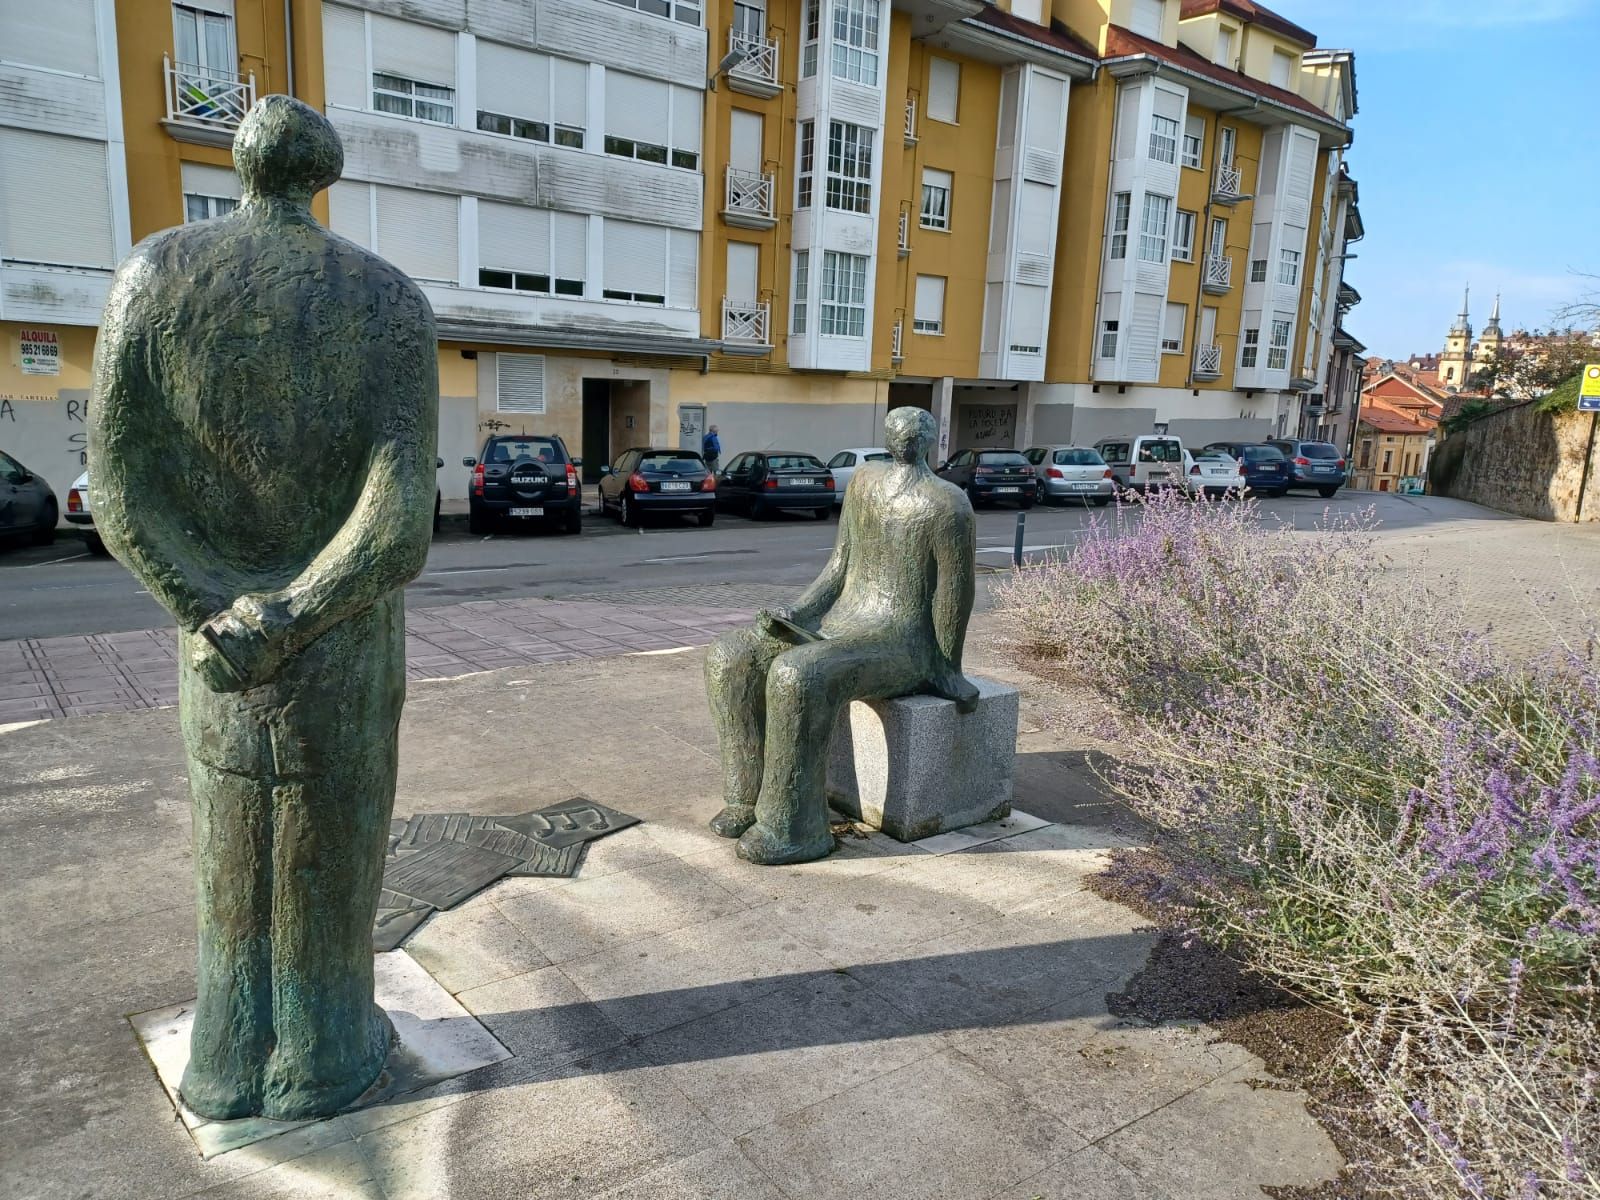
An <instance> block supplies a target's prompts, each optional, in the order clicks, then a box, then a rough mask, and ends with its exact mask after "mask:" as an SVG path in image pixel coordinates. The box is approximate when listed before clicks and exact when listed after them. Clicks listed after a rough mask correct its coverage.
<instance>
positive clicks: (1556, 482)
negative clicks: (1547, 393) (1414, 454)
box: [1428, 401, 1600, 521]
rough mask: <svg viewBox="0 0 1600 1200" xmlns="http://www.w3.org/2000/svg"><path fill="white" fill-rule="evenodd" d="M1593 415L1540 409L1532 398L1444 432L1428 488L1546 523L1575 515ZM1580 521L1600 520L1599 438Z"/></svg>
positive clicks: (1429, 471) (1440, 493) (1429, 467)
mask: <svg viewBox="0 0 1600 1200" xmlns="http://www.w3.org/2000/svg"><path fill="white" fill-rule="evenodd" d="M1593 419H1594V418H1593V417H1592V415H1591V414H1589V413H1561V414H1559V415H1556V414H1551V413H1542V412H1539V411H1538V410H1537V409H1535V408H1534V403H1533V401H1528V402H1526V403H1523V404H1518V405H1515V406H1513V407H1511V408H1503V409H1501V410H1500V411H1498V412H1495V413H1490V414H1489V415H1488V416H1485V417H1480V418H1479V419H1478V420H1476V421H1474V422H1473V423H1472V424H1471V425H1469V426H1467V427H1466V428H1465V429H1462V430H1458V431H1456V432H1455V433H1452V434H1450V435H1449V436H1447V437H1446V438H1445V439H1444V440H1443V441H1442V442H1440V443H1439V445H1438V447H1437V448H1436V449H1435V450H1434V452H1433V457H1432V460H1431V462H1430V463H1429V466H1428V483H1429V490H1431V491H1432V492H1433V493H1435V494H1436V495H1440V496H1454V497H1455V498H1456V499H1458V500H1471V501H1473V502H1474V503H1476V504H1483V505H1487V506H1488V507H1489V508H1497V509H1499V510H1500V511H1501V512H1508V513H1515V514H1517V515H1518V516H1520V517H1535V518H1537V519H1539V520H1542V521H1571V520H1573V519H1574V516H1575V515H1576V509H1577V503H1578V484H1579V481H1580V480H1581V479H1582V478H1583V457H1584V450H1585V448H1586V447H1587V446H1588V444H1589V424H1590V422H1591V421H1592V420H1593ZM1592 459H1593V461H1591V463H1590V465H1589V488H1588V495H1587V496H1586V497H1585V499H1584V502H1583V519H1584V520H1585V521H1600V443H1597V445H1596V447H1595V450H1594V454H1593V455H1592Z"/></svg>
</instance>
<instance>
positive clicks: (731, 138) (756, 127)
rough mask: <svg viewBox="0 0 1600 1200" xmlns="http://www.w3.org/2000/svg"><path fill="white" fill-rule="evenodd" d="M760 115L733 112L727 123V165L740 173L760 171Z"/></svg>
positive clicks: (739, 110) (737, 110) (740, 111)
mask: <svg viewBox="0 0 1600 1200" xmlns="http://www.w3.org/2000/svg"><path fill="white" fill-rule="evenodd" d="M761 132H762V120H761V114H760V113H753V112H746V111H744V110H743V109H739V108H736V109H734V110H733V112H732V115H731V117H730V119H729V123H728V165H729V166H731V167H734V168H736V169H737V170H740V171H759V170H761V157H762V156H761Z"/></svg>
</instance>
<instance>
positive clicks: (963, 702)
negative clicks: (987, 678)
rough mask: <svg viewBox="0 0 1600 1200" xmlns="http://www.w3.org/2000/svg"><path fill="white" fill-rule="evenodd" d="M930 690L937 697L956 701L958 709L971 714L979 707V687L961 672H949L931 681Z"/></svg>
mask: <svg viewBox="0 0 1600 1200" xmlns="http://www.w3.org/2000/svg"><path fill="white" fill-rule="evenodd" d="M929 690H930V691H932V692H933V694H934V695H935V696H940V697H942V698H943V699H945V700H953V701H955V706H956V709H957V710H958V711H960V712H964V713H969V712H972V711H973V710H974V709H975V708H977V707H978V688H977V685H976V684H974V683H973V682H972V680H970V679H968V678H967V677H966V676H965V675H963V674H962V673H961V672H960V671H956V670H948V671H944V672H943V673H941V674H939V675H935V676H934V677H933V679H931V680H930V681H929Z"/></svg>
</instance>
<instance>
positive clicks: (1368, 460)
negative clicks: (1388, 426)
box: [1356, 438, 1372, 471]
mask: <svg viewBox="0 0 1600 1200" xmlns="http://www.w3.org/2000/svg"><path fill="white" fill-rule="evenodd" d="M1356 465H1357V466H1358V467H1360V468H1361V470H1363V471H1365V470H1366V469H1367V468H1368V467H1370V466H1372V439H1371V438H1366V439H1364V440H1363V441H1362V443H1361V461H1360V462H1358V463H1357V464H1356Z"/></svg>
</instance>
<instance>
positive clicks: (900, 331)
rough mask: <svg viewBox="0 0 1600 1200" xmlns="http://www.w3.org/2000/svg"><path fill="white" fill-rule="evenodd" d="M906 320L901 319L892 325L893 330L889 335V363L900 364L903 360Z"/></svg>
mask: <svg viewBox="0 0 1600 1200" xmlns="http://www.w3.org/2000/svg"><path fill="white" fill-rule="evenodd" d="M905 342H906V319H905V318H904V317H901V318H900V319H899V320H897V321H896V322H895V323H894V329H893V330H892V331H891V332H890V334H889V359H890V361H891V362H901V361H903V360H904V359H905V356H906V355H905Z"/></svg>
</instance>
